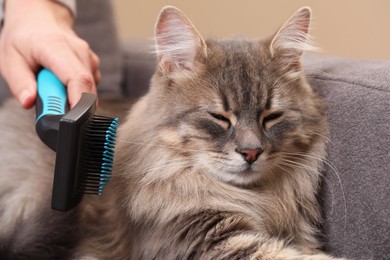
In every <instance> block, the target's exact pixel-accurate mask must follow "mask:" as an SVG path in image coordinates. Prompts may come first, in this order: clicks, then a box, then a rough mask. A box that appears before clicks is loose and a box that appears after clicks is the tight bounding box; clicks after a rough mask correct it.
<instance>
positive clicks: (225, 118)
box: [209, 112, 231, 127]
mask: <svg viewBox="0 0 390 260" xmlns="http://www.w3.org/2000/svg"><path fill="white" fill-rule="evenodd" d="M209 114H210V115H211V116H212V117H213V118H215V119H217V120H218V121H220V122H222V123H224V124H227V127H229V126H230V125H231V122H230V119H229V118H227V117H225V116H223V115H220V114H216V113H212V112H209Z"/></svg>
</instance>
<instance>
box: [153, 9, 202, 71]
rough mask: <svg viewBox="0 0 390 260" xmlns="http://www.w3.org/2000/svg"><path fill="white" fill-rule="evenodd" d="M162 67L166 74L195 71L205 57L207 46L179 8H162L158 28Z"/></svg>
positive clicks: (157, 34) (159, 55)
mask: <svg viewBox="0 0 390 260" xmlns="http://www.w3.org/2000/svg"><path fill="white" fill-rule="evenodd" d="M155 41H156V51H157V56H158V61H159V68H160V70H161V71H162V72H163V73H164V74H170V73H174V72H188V71H193V70H194V66H195V65H196V62H197V61H199V60H201V59H202V58H203V57H205V56H206V44H205V42H204V40H203V39H202V37H201V35H200V34H199V33H198V31H197V30H196V28H195V27H194V26H193V25H192V23H191V22H190V20H188V18H187V17H186V16H185V15H184V14H183V13H182V12H181V11H180V10H179V9H177V8H175V7H172V6H167V7H164V8H163V9H162V11H161V12H160V15H159V17H158V19H157V23H156V27H155Z"/></svg>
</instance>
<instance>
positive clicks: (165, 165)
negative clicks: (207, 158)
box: [139, 159, 191, 174]
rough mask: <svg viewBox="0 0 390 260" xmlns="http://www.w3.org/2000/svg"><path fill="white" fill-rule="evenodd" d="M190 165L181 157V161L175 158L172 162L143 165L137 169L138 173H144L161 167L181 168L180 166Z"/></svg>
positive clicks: (161, 168)
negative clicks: (139, 169)
mask: <svg viewBox="0 0 390 260" xmlns="http://www.w3.org/2000/svg"><path fill="white" fill-rule="evenodd" d="M190 165H191V164H189V162H188V161H186V160H185V159H181V161H179V160H177V161H176V162H174V163H172V162H169V163H165V164H160V165H153V166H150V167H145V168H144V169H143V170H142V171H139V173H142V174H145V173H150V172H154V171H156V170H163V169H166V168H181V169H182V168H187V167H189V166H190ZM183 166H186V167H183Z"/></svg>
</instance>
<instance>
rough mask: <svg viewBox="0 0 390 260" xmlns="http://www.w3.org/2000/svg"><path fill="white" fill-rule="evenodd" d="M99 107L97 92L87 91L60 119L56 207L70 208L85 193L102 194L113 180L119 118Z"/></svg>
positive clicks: (56, 169)
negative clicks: (105, 114) (99, 113)
mask: <svg viewBox="0 0 390 260" xmlns="http://www.w3.org/2000/svg"><path fill="white" fill-rule="evenodd" d="M95 110H96V95H94V94H86V93H84V94H83V95H82V97H81V99H80V101H79V102H78V103H77V104H76V106H75V107H74V108H73V109H72V110H70V111H69V112H68V113H66V114H65V115H64V116H63V117H62V118H61V120H60V124H59V132H58V139H57V156H56V166H55V172H54V182H53V193H52V205H51V206H52V209H55V210H61V211H66V210H69V209H71V208H73V207H74V206H76V205H77V204H78V203H79V202H80V200H81V198H82V195H83V194H84V193H89V194H91V193H92V194H101V193H102V191H103V189H104V187H105V186H106V185H107V183H108V181H109V180H110V177H111V170H112V163H113V158H114V145H115V137H116V128H117V126H118V119H117V118H110V117H102V116H96V115H94V113H95Z"/></svg>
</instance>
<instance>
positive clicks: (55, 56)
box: [33, 41, 96, 108]
mask: <svg viewBox="0 0 390 260" xmlns="http://www.w3.org/2000/svg"><path fill="white" fill-rule="evenodd" d="M33 58H34V59H35V61H36V62H37V63H39V64H41V65H42V66H44V67H47V68H49V69H50V70H52V71H53V72H54V74H56V75H57V76H58V78H59V79H60V80H61V81H62V82H63V83H64V84H65V85H66V86H67V88H68V98H69V104H70V106H71V108H72V107H73V106H74V105H75V104H76V103H77V102H78V101H79V99H80V97H81V93H83V92H87V93H96V85H95V82H94V80H93V75H92V73H91V71H90V69H89V68H88V67H86V66H85V65H84V63H83V62H82V61H80V59H79V58H78V56H77V54H76V53H75V52H74V51H73V50H72V49H71V47H70V46H69V45H68V44H67V43H66V42H64V41H56V42H53V43H52V44H51V45H50V46H47V45H46V46H42V45H39V46H38V47H37V48H36V49H35V50H34V53H33Z"/></svg>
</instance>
